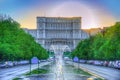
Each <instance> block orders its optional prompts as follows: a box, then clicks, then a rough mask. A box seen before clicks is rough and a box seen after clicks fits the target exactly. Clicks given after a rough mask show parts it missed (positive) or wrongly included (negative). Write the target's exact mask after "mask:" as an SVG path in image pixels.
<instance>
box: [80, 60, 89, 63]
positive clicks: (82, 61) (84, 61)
mask: <svg viewBox="0 0 120 80" xmlns="http://www.w3.org/2000/svg"><path fill="white" fill-rule="evenodd" d="M79 62H80V63H86V62H87V60H80V61H79Z"/></svg>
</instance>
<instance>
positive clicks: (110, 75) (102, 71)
mask: <svg viewBox="0 0 120 80" xmlns="http://www.w3.org/2000/svg"><path fill="white" fill-rule="evenodd" d="M69 63H70V64H73V63H72V62H69ZM74 65H75V66H76V67H77V66H78V64H77V63H74ZM80 67H82V68H84V69H86V70H87V71H89V72H92V73H95V74H97V75H99V76H102V77H103V78H105V79H107V80H120V70H117V69H114V68H109V67H103V66H94V65H89V64H80Z"/></svg>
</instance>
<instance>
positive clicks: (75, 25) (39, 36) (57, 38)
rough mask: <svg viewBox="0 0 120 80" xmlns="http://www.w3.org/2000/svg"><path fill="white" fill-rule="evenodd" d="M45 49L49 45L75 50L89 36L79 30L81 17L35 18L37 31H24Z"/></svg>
mask: <svg viewBox="0 0 120 80" xmlns="http://www.w3.org/2000/svg"><path fill="white" fill-rule="evenodd" d="M25 31H26V32H27V33H29V34H31V35H32V36H33V37H34V39H35V40H36V41H37V42H38V43H39V44H41V45H42V46H43V47H44V48H45V49H47V50H49V48H50V46H51V45H68V46H69V47H70V49H71V50H73V49H75V47H76V46H77V44H78V43H79V41H81V40H83V39H86V38H88V37H89V35H88V34H87V33H86V32H84V31H83V30H81V17H37V29H25Z"/></svg>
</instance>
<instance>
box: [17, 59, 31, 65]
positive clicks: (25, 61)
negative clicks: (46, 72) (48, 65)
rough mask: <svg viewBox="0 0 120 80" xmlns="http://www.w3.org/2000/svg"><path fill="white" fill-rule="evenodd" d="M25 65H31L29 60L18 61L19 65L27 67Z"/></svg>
mask: <svg viewBox="0 0 120 80" xmlns="http://www.w3.org/2000/svg"><path fill="white" fill-rule="evenodd" d="M25 64H29V61H28V60H22V61H18V65H25Z"/></svg>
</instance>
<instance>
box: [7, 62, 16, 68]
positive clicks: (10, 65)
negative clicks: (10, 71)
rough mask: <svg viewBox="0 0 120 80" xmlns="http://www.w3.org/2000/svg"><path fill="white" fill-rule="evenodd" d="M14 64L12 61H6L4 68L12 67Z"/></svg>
mask: <svg viewBox="0 0 120 80" xmlns="http://www.w3.org/2000/svg"><path fill="white" fill-rule="evenodd" d="M13 66H14V64H13V62H12V61H6V67H13Z"/></svg>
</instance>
